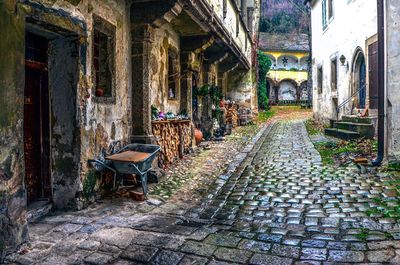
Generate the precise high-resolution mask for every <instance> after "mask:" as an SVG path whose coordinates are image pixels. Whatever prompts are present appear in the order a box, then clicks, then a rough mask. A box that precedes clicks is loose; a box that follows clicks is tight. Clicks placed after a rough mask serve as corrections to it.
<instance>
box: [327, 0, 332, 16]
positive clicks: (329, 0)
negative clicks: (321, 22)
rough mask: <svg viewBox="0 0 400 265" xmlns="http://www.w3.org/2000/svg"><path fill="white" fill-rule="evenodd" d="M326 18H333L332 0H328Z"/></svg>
mask: <svg viewBox="0 0 400 265" xmlns="http://www.w3.org/2000/svg"><path fill="white" fill-rule="evenodd" d="M328 19H329V20H332V19H333V0H328Z"/></svg>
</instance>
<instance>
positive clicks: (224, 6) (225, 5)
mask: <svg viewBox="0 0 400 265" xmlns="http://www.w3.org/2000/svg"><path fill="white" fill-rule="evenodd" d="M226 1H227V0H223V2H222V13H223V17H224V18H226V13H227V8H228V3H227V2H226Z"/></svg>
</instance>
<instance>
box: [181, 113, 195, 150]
mask: <svg viewBox="0 0 400 265" xmlns="http://www.w3.org/2000/svg"><path fill="white" fill-rule="evenodd" d="M179 135H180V137H181V141H182V143H181V144H182V147H183V150H182V151H183V153H184V154H186V153H188V152H189V149H190V148H191V147H192V140H193V136H192V125H191V122H190V121H185V122H180V123H179ZM181 155H183V154H181Z"/></svg>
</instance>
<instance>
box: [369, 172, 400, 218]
mask: <svg viewBox="0 0 400 265" xmlns="http://www.w3.org/2000/svg"><path fill="white" fill-rule="evenodd" d="M380 171H381V174H389V175H390V176H391V180H390V181H387V182H386V183H385V185H386V186H387V188H388V189H389V190H390V192H391V193H392V194H390V197H389V198H380V197H375V198H372V202H373V203H374V206H372V207H370V209H368V210H367V212H366V213H367V214H368V215H369V216H371V217H384V218H394V219H396V220H400V170H399V169H397V168H393V167H392V166H391V165H387V166H385V167H383V168H381V169H380Z"/></svg>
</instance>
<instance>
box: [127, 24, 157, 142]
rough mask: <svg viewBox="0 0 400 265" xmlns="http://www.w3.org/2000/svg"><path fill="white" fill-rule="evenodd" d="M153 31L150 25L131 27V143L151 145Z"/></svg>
mask: <svg viewBox="0 0 400 265" xmlns="http://www.w3.org/2000/svg"><path fill="white" fill-rule="evenodd" d="M153 38H154V29H153V27H152V26H151V25H150V24H141V25H132V133H131V142H137V143H152V142H153V139H154V137H153V135H152V131H151V103H150V93H151V87H150V86H151V80H150V75H151V64H150V56H151V49H152V45H153V42H154V40H153Z"/></svg>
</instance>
